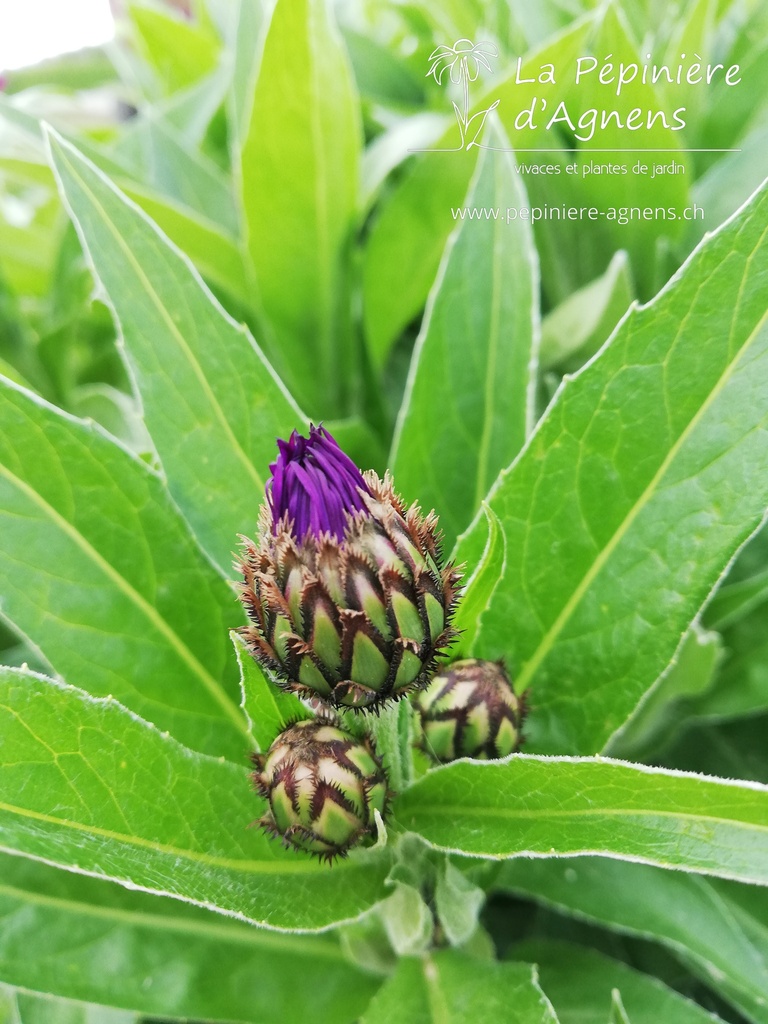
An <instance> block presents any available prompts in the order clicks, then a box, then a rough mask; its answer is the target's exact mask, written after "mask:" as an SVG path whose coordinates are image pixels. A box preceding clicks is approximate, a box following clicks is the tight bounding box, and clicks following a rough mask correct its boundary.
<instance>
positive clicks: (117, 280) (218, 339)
mask: <svg viewBox="0 0 768 1024" xmlns="http://www.w3.org/2000/svg"><path fill="white" fill-rule="evenodd" d="M50 147H51V155H52V159H53V162H54V166H55V168H56V173H57V175H58V177H59V181H60V184H61V188H62V192H63V194H64V197H65V201H66V203H67V205H68V207H69V209H70V212H71V214H72V218H73V220H74V222H75V226H76V227H77V229H78V233H79V235H80V238H81V240H82V242H83V245H84V247H85V249H86V252H87V253H88V254H89V257H90V259H91V262H92V264H93V267H94V272H95V273H96V274H97V275H98V278H99V280H100V281H101V283H102V285H103V286H104V288H105V290H106V292H107V295H108V297H109V302H110V304H111V306H112V308H113V310H114V312H115V316H116V319H117V320H118V322H119V325H120V329H121V332H122V335H123V339H124V342H125V347H126V354H127V358H128V362H129V365H130V367H131V370H132V372H133V375H134V378H135V381H136V385H137V388H138V391H139V394H140V396H141V400H142V405H143V408H144V415H145V419H146V423H147V428H148V430H149V432H150V435H151V436H152V440H153V442H154V444H155V446H156V448H157V451H158V454H159V456H160V460H161V462H162V464H163V469H164V471H165V474H166V476H167V479H168V487H169V490H170V492H171V495H172V496H173V498H174V500H175V501H176V503H177V504H178V506H179V508H180V509H181V510H182V512H183V513H184V515H185V516H186V517H187V519H188V520H189V522H190V523H191V524H192V526H193V528H194V530H195V532H196V533H197V535H198V537H199V539H200V542H201V544H202V545H203V547H204V548H205V550H206V551H207V552H208V554H209V555H211V557H212V558H213V559H214V560H215V561H216V563H217V564H218V565H219V566H220V567H221V568H222V570H223V571H224V572H227V573H228V572H229V566H230V564H231V551H232V548H233V546H234V544H235V543H236V539H237V536H238V534H239V533H250V532H252V531H253V528H254V526H255V523H256V519H257V515H258V508H259V505H260V503H261V501H262V500H263V497H264V484H265V479H266V467H267V464H268V463H269V461H271V459H272V458H273V457H274V451H275V448H274V445H275V438H276V437H278V436H282V437H285V436H287V435H288V434H289V433H290V431H291V429H293V428H294V427H295V426H297V425H300V426H303V423H304V420H303V417H302V415H301V413H300V412H299V410H298V409H297V408H296V406H295V404H294V403H293V401H292V400H291V398H290V396H289V395H288V394H287V393H286V391H285V389H284V387H283V386H282V384H281V383H280V381H279V380H277V378H276V377H275V375H274V371H273V370H272V368H271V367H270V366H269V364H268V363H267V362H266V360H265V358H264V356H263V355H262V353H261V351H260V350H259V348H258V347H257V346H256V344H255V342H254V341H253V339H252V338H251V336H250V335H249V334H248V332H247V330H246V329H245V328H243V327H240V326H238V325H237V324H235V323H234V321H233V320H232V319H231V318H230V317H228V316H227V314H226V313H225V312H224V311H223V309H222V308H221V307H220V306H219V305H218V303H217V302H216V300H215V299H214V298H213V296H212V295H211V294H210V292H209V291H208V290H207V289H206V287H205V286H204V285H203V283H202V282H201V281H200V279H199V277H198V276H197V274H196V273H195V271H194V269H193V268H192V266H191V265H190V263H189V261H188V260H187V259H185V257H184V256H182V254H181V253H180V252H178V250H176V249H175V248H173V247H172V246H171V245H169V244H168V241H167V239H165V238H164V237H163V236H162V235H161V234H160V232H159V231H158V230H157V228H156V227H155V226H154V225H153V224H152V223H151V221H149V220H148V219H147V218H146V217H145V216H144V215H143V214H142V213H141V211H140V210H138V209H137V208H136V207H135V206H134V205H133V204H132V203H131V202H129V201H127V200H126V199H125V197H124V196H122V195H121V194H120V192H118V190H117V189H116V188H115V187H114V186H113V185H111V184H110V182H109V181H108V180H107V179H106V178H105V177H104V176H103V175H102V174H101V173H100V172H99V171H98V170H97V169H96V168H95V167H94V166H93V165H92V164H90V163H89V162H88V161H87V160H85V159H84V158H83V157H82V156H80V155H79V154H78V153H77V151H76V150H75V149H74V148H73V147H72V146H70V145H69V144H68V143H66V142H64V140H63V139H61V138H60V137H59V136H57V135H56V134H55V133H51V134H50Z"/></svg>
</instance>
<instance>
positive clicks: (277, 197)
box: [235, 0, 362, 412]
mask: <svg viewBox="0 0 768 1024" xmlns="http://www.w3.org/2000/svg"><path fill="white" fill-rule="evenodd" d="M360 122H361V118H360V111H359V97H358V95H357V90H356V88H355V83H354V78H353V75H352V69H351V67H350V65H349V59H348V57H347V53H346V50H345V48H344V44H343V42H342V39H341V36H340V33H339V31H338V28H337V27H336V25H335V22H334V19H333V7H332V5H329V4H328V3H326V2H325V0H278V2H277V3H276V5H275V8H274V11H273V13H272V18H271V20H270V22H269V26H268V28H267V31H266V36H265V39H264V49H263V52H262V54H261V59H260V68H259V73H258V77H257V80H256V83H255V90H254V93H253V106H252V109H251V115H250V121H249V125H248V129H247V131H246V133H245V137H244V140H243V146H242V153H241V154H240V157H241V160H240V165H239V171H240V185H241V188H242V203H243V209H244V213H245V220H246V225H247V243H248V250H249V252H250V256H251V260H252V262H253V266H254V268H255V271H256V281H257V288H258V299H259V303H260V307H261V310H262V312H263V314H264V315H265V317H266V320H267V322H268V323H269V325H270V327H271V329H272V332H273V333H274V344H273V345H272V346H271V347H270V349H269V354H270V357H271V358H272V360H273V361H274V363H275V367H276V369H277V370H278V372H279V373H280V374H281V376H282V377H283V379H284V380H285V381H286V382H287V383H288V384H289V386H290V387H291V389H292V391H293V393H294V394H295V395H296V396H297V398H298V399H299V400H300V401H301V402H302V404H303V405H304V406H305V407H307V408H308V409H309V410H310V411H312V412H314V411H315V410H316V409H317V408H318V407H319V408H320V410H321V412H322V411H324V410H326V409H328V408H338V399H339V398H340V397H341V395H342V393H343V390H344V383H345V380H347V379H348V377H349V361H350V358H351V350H350V338H349V325H348V323H347V317H346V314H345V312H344V307H345V304H347V303H348V290H349V270H350V268H349V242H350V238H351V236H352V233H353V231H354V228H355V221H356V215H357V204H358V192H359V176H360V168H359V162H360V151H361V147H362V126H361V123H360ZM235 161H237V157H235ZM310 351H311V353H312V358H311V360H309V359H308V358H307V354H308V352H310Z"/></svg>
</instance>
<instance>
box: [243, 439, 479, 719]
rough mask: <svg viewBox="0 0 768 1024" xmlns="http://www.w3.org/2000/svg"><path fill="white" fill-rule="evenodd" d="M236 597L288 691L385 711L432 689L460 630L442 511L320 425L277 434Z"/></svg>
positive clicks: (263, 658)
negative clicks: (356, 458)
mask: <svg viewBox="0 0 768 1024" xmlns="http://www.w3.org/2000/svg"><path fill="white" fill-rule="evenodd" d="M278 443H279V447H280V455H279V457H278V459H277V461H276V462H275V463H273V464H272V466H271V467H270V469H271V470H272V478H271V480H270V482H269V483H268V485H267V501H266V503H265V505H264V506H263V508H262V512H261V519H260V524H259V536H258V540H257V542H256V543H254V542H253V541H250V540H248V539H247V538H243V541H244V546H245V553H244V556H243V558H242V560H241V562H240V563H239V568H240V570H241V572H242V574H243V577H244V583H243V584H242V585H241V587H240V597H241V600H242V602H243V604H244V606H245V609H246V612H247V613H248V617H249V619H250V620H251V625H250V626H248V627H245V628H243V629H241V631H240V632H241V635H242V636H243V638H244V640H245V642H246V644H247V645H248V648H249V650H250V651H251V653H252V654H253V656H254V657H255V658H256V659H257V660H258V661H259V662H260V663H261V664H262V665H263V666H264V667H265V668H266V669H268V670H270V671H271V672H272V673H273V674H274V675H275V676H276V677H277V681H278V682H279V683H280V685H281V686H283V687H284V688H285V689H289V690H293V691H295V692H297V693H298V694H300V695H301V696H305V697H310V696H314V697H319V698H320V699H321V700H322V701H324V702H326V703H327V704H330V705H332V706H334V707H350V708H360V709H363V708H377V707H378V706H379V705H380V704H382V703H383V702H384V701H386V700H387V699H391V698H394V699H397V698H399V697H402V696H403V695H404V694H406V693H407V692H409V691H411V690H413V689H416V688H418V687H421V686H424V685H426V683H427V682H428V681H429V679H430V678H431V676H432V674H433V672H434V667H435V658H436V656H437V655H438V654H439V653H440V652H441V651H443V650H444V649H445V648H446V647H447V645H448V644H449V643H450V642H451V640H452V639H453V637H454V631H453V630H452V629H451V626H450V623H449V620H450V616H451V613H452V611H453V607H454V604H455V601H456V595H457V587H458V581H459V575H458V573H457V572H455V571H454V569H453V567H452V566H450V565H449V566H445V567H443V566H442V565H441V556H440V548H439V542H440V536H439V533H438V530H437V517H436V516H435V515H434V513H430V514H429V515H427V516H422V515H421V512H420V510H419V509H418V508H417V507H415V506H411V507H410V508H406V506H405V505H404V504H403V502H402V500H401V499H400V498H399V497H398V495H397V494H395V492H394V490H393V486H392V481H391V480H390V478H389V477H388V476H387V477H385V479H384V480H381V479H379V477H378V476H377V475H376V473H374V472H372V471H371V472H367V473H362V472H361V471H360V470H359V469H358V468H357V466H355V464H354V463H353V462H352V460H351V459H349V458H348V456H346V455H345V454H344V453H343V452H342V451H341V449H340V448H339V446H338V445H337V444H336V442H335V441H334V440H333V438H332V437H331V435H330V434H329V433H328V432H327V431H326V430H324V429H323V428H322V427H319V428H316V427H312V429H311V430H310V436H309V438H304V437H300V436H299V435H298V434H296V433H294V434H293V435H292V437H291V439H290V441H288V442H285V441H280V442H278Z"/></svg>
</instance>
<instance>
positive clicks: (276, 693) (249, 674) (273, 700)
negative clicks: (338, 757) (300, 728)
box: [230, 632, 312, 751]
mask: <svg viewBox="0 0 768 1024" xmlns="http://www.w3.org/2000/svg"><path fill="white" fill-rule="evenodd" d="M230 637H231V638H232V644H233V646H234V648H235V654H236V655H237V664H238V665H239V666H240V693H241V696H242V703H241V707H242V709H243V713H244V714H245V717H246V720H247V722H248V728H249V730H250V733H251V736H252V737H253V739H254V742H255V744H256V749H257V750H259V751H265V750H268V749H269V747H270V745H271V744H272V741H273V740H274V739H275V737H276V736H277V735H278V733H280V732H282V730H283V729H284V728H285V727H286V725H288V724H290V723H292V722H298V721H300V720H301V719H304V718H311V717H312V713H311V711H310V710H309V709H308V708H307V707H306V706H305V705H304V704H302V703H301V701H300V700H299V699H298V698H297V697H294V695H293V694H292V693H287V692H286V691H285V690H281V689H280V688H279V687H278V686H277V685H276V684H275V683H274V682H272V680H271V679H269V677H268V676H267V674H266V673H265V672H264V671H263V669H262V668H261V666H260V665H259V664H258V662H257V661H256V660H255V659H254V658H253V657H252V655H251V654H249V652H248V650H247V648H246V646H245V644H244V643H243V641H242V640H241V639H240V637H239V636H238V635H237V633H234V632H232V633H230Z"/></svg>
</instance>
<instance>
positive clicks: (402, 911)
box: [378, 882, 434, 956]
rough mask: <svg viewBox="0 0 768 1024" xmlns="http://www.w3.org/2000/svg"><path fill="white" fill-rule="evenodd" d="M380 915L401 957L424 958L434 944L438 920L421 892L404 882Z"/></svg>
mask: <svg viewBox="0 0 768 1024" xmlns="http://www.w3.org/2000/svg"><path fill="white" fill-rule="evenodd" d="M378 912H379V914H380V915H381V920H382V921H383V923H384V928H385V930H386V933H387V937H388V938H389V943H390V945H391V946H392V948H393V949H394V951H395V953H397V955H398V956H420V955H421V954H422V953H425V952H426V951H427V949H429V947H430V945H431V944H432V937H433V932H434V921H433V920H432V913H431V912H430V909H429V907H428V906H427V904H426V903H425V902H424V900H423V898H422V895H421V893H420V892H419V890H418V889H414V887H413V886H412V885H407V884H406V883H404V882H397V883H396V884H395V891H394V892H393V893H392V895H391V896H390V897H389V898H388V899H386V900H384V902H383V903H382V904H381V905H380V906H379V911H378Z"/></svg>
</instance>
